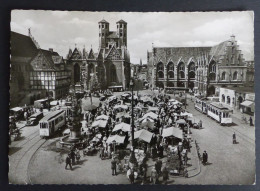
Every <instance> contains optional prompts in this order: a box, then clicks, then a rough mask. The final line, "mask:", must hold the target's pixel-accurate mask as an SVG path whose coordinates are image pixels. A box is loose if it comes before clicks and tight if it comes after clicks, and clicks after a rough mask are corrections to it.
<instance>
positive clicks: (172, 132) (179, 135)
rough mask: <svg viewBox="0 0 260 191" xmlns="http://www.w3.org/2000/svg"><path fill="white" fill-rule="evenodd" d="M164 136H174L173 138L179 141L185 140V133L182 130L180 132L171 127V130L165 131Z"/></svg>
mask: <svg viewBox="0 0 260 191" xmlns="http://www.w3.org/2000/svg"><path fill="white" fill-rule="evenodd" d="M162 136H163V137H171V136H173V137H177V138H179V139H183V132H182V130H180V129H178V128H174V127H169V128H166V129H163V132H162Z"/></svg>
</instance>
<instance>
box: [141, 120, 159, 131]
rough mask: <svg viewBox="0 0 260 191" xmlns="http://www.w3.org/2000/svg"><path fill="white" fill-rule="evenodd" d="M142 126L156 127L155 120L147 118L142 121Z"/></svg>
mask: <svg viewBox="0 0 260 191" xmlns="http://www.w3.org/2000/svg"><path fill="white" fill-rule="evenodd" d="M140 127H148V128H150V129H153V128H155V127H154V122H153V121H149V120H147V119H145V120H143V121H142V123H141V125H140Z"/></svg>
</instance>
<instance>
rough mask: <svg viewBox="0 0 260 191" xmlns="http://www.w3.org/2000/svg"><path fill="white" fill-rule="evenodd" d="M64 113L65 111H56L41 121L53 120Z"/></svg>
mask: <svg viewBox="0 0 260 191" xmlns="http://www.w3.org/2000/svg"><path fill="white" fill-rule="evenodd" d="M62 112H64V110H56V111H51V112H50V113H48V114H47V115H46V116H44V117H43V118H42V119H41V121H48V120H51V119H52V118H54V117H56V116H57V115H59V114H61V113H62Z"/></svg>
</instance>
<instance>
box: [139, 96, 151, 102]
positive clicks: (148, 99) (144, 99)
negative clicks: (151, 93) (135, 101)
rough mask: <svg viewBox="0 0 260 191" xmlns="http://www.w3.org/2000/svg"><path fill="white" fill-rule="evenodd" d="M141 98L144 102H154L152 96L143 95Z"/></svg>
mask: <svg viewBox="0 0 260 191" xmlns="http://www.w3.org/2000/svg"><path fill="white" fill-rule="evenodd" d="M140 100H142V101H143V102H153V100H152V99H151V98H150V97H147V96H145V97H141V98H140Z"/></svg>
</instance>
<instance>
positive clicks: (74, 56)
mask: <svg viewBox="0 0 260 191" xmlns="http://www.w3.org/2000/svg"><path fill="white" fill-rule="evenodd" d="M79 59H82V56H81V53H80V52H79V51H78V49H77V48H75V49H74V51H73V53H72V55H71V57H70V60H79Z"/></svg>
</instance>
